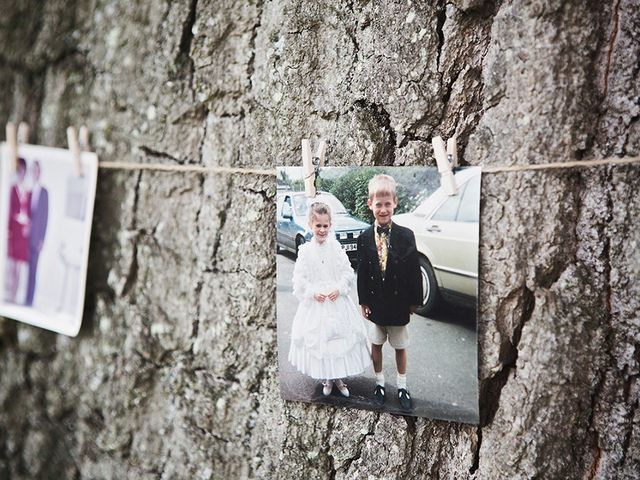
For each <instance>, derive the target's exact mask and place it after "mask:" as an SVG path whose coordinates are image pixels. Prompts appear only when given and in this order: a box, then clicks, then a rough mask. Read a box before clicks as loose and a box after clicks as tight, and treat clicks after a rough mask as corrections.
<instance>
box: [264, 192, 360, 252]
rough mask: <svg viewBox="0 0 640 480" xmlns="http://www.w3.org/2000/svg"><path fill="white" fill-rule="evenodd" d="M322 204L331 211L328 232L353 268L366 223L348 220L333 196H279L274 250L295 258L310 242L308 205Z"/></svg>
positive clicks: (342, 207) (328, 194) (291, 193)
mask: <svg viewBox="0 0 640 480" xmlns="http://www.w3.org/2000/svg"><path fill="white" fill-rule="evenodd" d="M313 202H323V203H326V204H327V205H329V208H331V222H332V225H331V228H332V230H333V231H334V232H335V234H336V238H337V239H338V241H339V242H340V244H341V245H342V248H343V249H344V250H345V251H346V252H347V256H348V257H349V260H350V261H351V263H352V264H354V263H355V262H356V256H357V248H358V246H357V239H358V236H359V235H360V234H361V233H362V232H363V231H364V230H366V229H367V228H368V227H369V224H368V223H365V222H363V221H360V220H358V219H357V218H355V217H353V216H351V215H350V214H349V212H348V211H347V209H346V208H344V205H342V203H341V202H340V200H338V199H337V198H336V197H335V196H333V195H332V194H330V193H327V192H319V193H318V194H317V195H316V196H315V197H314V198H308V197H307V196H306V195H305V193H304V192H293V191H285V192H278V195H277V197H276V217H277V220H276V222H277V228H276V246H277V249H278V251H279V250H280V249H283V250H289V251H291V252H293V253H295V254H296V255H297V254H298V248H299V247H300V245H302V244H303V243H304V242H308V241H309V240H311V237H312V232H311V229H310V228H309V222H308V220H307V214H308V212H309V205H311V204H312V203H313Z"/></svg>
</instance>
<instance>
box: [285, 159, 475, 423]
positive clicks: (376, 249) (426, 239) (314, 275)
mask: <svg viewBox="0 0 640 480" xmlns="http://www.w3.org/2000/svg"><path fill="white" fill-rule="evenodd" d="M304 177H305V175H304V174H303V168H302V167H278V168H277V195H276V216H277V218H276V252H277V255H276V267H277V299H276V302H277V321H278V363H279V375H280V389H281V394H282V397H283V398H284V399H285V400H294V401H303V402H312V403H319V404H327V405H333V406H346V407H355V408H363V409H368V410H376V411H383V412H390V413H395V414H403V415H413V416H420V417H429V418H435V419H443V420H450V421H457V422H463V423H471V424H477V423H478V421H479V410H478V373H477V318H476V316H477V313H476V312H477V299H478V240H479V236H478V233H479V213H480V181H481V172H480V169H479V168H477V167H468V168H460V169H456V170H455V172H454V178H455V182H456V185H457V191H456V192H455V194H453V195H451V194H449V193H451V192H448V191H445V189H444V188H442V187H441V186H440V176H439V174H438V171H437V169H436V168H435V167H324V168H321V169H320V170H319V174H318V176H317V177H316V178H315V187H316V188H317V192H316V193H315V195H314V196H313V197H309V196H308V193H310V192H309V191H308V190H309V185H308V182H307V191H306V192H305V181H304V180H305V178H304Z"/></svg>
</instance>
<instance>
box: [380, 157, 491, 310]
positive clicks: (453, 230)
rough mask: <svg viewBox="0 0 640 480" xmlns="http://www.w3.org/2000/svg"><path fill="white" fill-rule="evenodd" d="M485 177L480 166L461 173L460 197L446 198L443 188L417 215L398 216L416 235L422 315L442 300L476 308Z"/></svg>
mask: <svg viewBox="0 0 640 480" xmlns="http://www.w3.org/2000/svg"><path fill="white" fill-rule="evenodd" d="M480 173H481V169H480V167H468V168H464V169H461V170H459V171H457V172H456V173H455V180H456V185H457V187H458V193H457V194H456V195H452V196H449V195H446V194H445V193H444V190H443V189H442V187H440V188H438V189H437V190H436V191H435V192H434V193H433V194H431V195H430V196H429V197H428V198H427V199H426V200H424V201H423V202H422V203H421V204H420V205H419V206H418V207H417V208H416V209H415V210H414V211H413V212H411V213H403V214H400V215H394V217H393V221H394V222H396V223H397V224H398V225H402V226H405V227H408V228H410V229H411V230H413V233H414V234H415V236H416V244H417V247H418V252H419V253H420V270H421V271H422V292H423V302H422V306H421V307H420V308H419V309H418V313H419V314H420V315H427V314H428V313H429V312H430V311H431V310H432V309H433V308H434V307H435V306H436V304H437V303H438V300H439V299H440V298H445V299H446V300H449V301H452V302H455V303H463V304H465V305H468V306H472V305H473V306H475V304H476V301H477V298H478V241H479V220H480Z"/></svg>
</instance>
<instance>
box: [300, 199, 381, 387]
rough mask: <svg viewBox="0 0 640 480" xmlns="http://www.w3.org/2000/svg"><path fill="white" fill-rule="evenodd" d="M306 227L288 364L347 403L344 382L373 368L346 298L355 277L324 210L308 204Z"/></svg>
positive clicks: (358, 318) (357, 314)
mask: <svg viewBox="0 0 640 480" xmlns="http://www.w3.org/2000/svg"><path fill="white" fill-rule="evenodd" d="M309 226H310V227H311V229H312V231H313V238H312V239H311V241H310V242H308V243H305V244H303V245H301V246H300V249H299V251H298V259H297V261H296V264H295V267H294V270H293V293H294V294H295V295H296V297H298V300H300V304H299V305H298V310H297V312H296V315H295V317H294V319H293V326H292V328H291V347H290V349H289V361H290V362H291V364H292V365H293V366H295V367H296V368H297V369H298V370H299V371H300V372H302V373H304V374H306V375H309V376H310V377H312V378H316V379H322V380H324V381H323V382H322V383H323V389H322V393H323V394H324V395H330V394H331V390H332V389H333V385H334V384H335V386H336V387H338V390H339V391H340V393H341V394H342V395H344V396H345V397H348V396H349V390H348V389H347V386H346V384H345V383H344V382H343V381H342V378H343V377H347V376H349V375H357V374H360V373H362V372H363V371H364V370H365V369H366V368H368V367H369V366H370V365H371V355H370V352H369V342H368V341H367V335H366V330H365V326H364V322H363V319H362V317H361V315H360V312H359V310H358V309H357V308H356V306H355V305H354V303H353V301H352V300H351V298H349V292H350V291H351V289H352V288H353V285H354V282H355V279H356V277H355V274H354V272H353V270H352V268H351V265H350V263H349V259H348V258H347V254H346V253H345V252H344V250H343V249H342V247H341V246H340V244H339V243H338V241H337V240H336V238H335V234H334V233H333V231H332V230H331V210H330V209H329V206H328V205H326V204H324V203H320V202H316V203H313V204H311V206H310V207H309Z"/></svg>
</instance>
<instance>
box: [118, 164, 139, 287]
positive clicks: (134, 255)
mask: <svg viewBox="0 0 640 480" xmlns="http://www.w3.org/2000/svg"><path fill="white" fill-rule="evenodd" d="M141 179H142V170H141V171H139V172H138V176H137V178H136V185H135V187H134V190H133V205H132V207H131V210H132V212H133V214H132V216H131V223H130V225H129V229H130V230H133V231H135V230H136V229H137V224H138V203H139V196H140V182H141ZM138 237H139V232H138V233H137V234H136V235H135V236H134V238H133V239H131V244H132V246H131V248H132V252H131V264H130V265H129V269H128V271H127V276H126V277H125V281H124V285H123V286H122V290H121V292H120V295H121V296H122V297H126V296H127V294H128V293H129V292H130V291H131V289H132V288H133V285H134V284H135V282H136V280H137V279H138V242H137V240H138Z"/></svg>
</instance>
